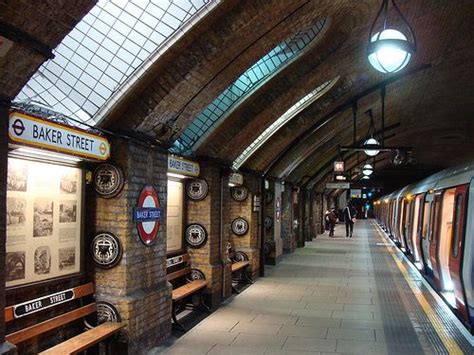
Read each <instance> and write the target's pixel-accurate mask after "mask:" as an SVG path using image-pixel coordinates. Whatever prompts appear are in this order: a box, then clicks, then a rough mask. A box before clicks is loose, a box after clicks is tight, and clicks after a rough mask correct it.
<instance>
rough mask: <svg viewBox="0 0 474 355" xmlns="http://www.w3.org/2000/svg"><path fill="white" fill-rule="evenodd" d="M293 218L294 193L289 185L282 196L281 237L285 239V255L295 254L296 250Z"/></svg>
mask: <svg viewBox="0 0 474 355" xmlns="http://www.w3.org/2000/svg"><path fill="white" fill-rule="evenodd" d="M292 216H293V200H292V192H291V186H290V185H288V184H287V185H285V190H284V192H283V194H282V213H281V236H282V239H283V253H293V252H294V251H295V249H296V243H295V234H294V232H293V220H292Z"/></svg>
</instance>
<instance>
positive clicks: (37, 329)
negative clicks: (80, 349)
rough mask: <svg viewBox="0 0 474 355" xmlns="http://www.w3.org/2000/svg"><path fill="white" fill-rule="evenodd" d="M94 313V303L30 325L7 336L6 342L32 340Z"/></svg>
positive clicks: (14, 342) (16, 342) (15, 342)
mask: <svg viewBox="0 0 474 355" xmlns="http://www.w3.org/2000/svg"><path fill="white" fill-rule="evenodd" d="M95 311H96V305H95V303H91V304H88V305H87V306H84V307H81V308H77V309H75V310H73V311H71V312H68V313H64V314H62V315H60V316H57V317H54V318H51V319H48V320H46V321H44V322H41V323H38V324H35V325H32V326H30V327H27V328H24V329H21V330H19V331H17V332H14V333H11V334H8V335H7V336H6V339H7V341H9V342H10V343H13V344H18V343H21V342H22V341H25V340H27V339H30V338H33V337H35V336H37V335H40V334H42V333H45V332H47V331H50V330H53V329H56V328H58V327H60V326H62V325H65V324H68V323H70V322H72V321H75V320H77V319H80V318H82V317H85V316H87V315H89V314H91V313H94V312H95Z"/></svg>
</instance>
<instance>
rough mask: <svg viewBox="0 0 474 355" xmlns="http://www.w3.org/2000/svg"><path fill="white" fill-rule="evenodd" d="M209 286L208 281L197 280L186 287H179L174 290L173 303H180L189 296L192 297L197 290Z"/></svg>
mask: <svg viewBox="0 0 474 355" xmlns="http://www.w3.org/2000/svg"><path fill="white" fill-rule="evenodd" d="M206 286H207V281H206V280H195V281H192V282H190V283H188V284H186V285H184V286H181V287H178V288H177V289H175V290H173V301H179V300H181V299H183V298H185V297H187V296H189V295H192V294H193V293H194V292H196V291H197V290H200V289H201V288H205V287H206Z"/></svg>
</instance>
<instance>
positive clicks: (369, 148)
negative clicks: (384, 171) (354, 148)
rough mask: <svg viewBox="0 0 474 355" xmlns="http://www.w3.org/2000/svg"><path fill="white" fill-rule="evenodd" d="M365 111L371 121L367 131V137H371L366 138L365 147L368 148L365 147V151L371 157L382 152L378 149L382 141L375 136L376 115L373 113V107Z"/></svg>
mask: <svg viewBox="0 0 474 355" xmlns="http://www.w3.org/2000/svg"><path fill="white" fill-rule="evenodd" d="M365 113H366V114H367V115H368V116H369V118H370V123H369V131H368V132H367V137H369V138H368V139H366V140H365V142H364V148H366V149H364V153H365V154H367V155H368V156H369V157H374V156H376V155H377V154H379V153H380V150H378V149H377V148H378V147H379V146H380V143H379V141H378V140H376V139H375V138H374V134H375V125H374V116H373V115H372V109H369V110H367V111H365Z"/></svg>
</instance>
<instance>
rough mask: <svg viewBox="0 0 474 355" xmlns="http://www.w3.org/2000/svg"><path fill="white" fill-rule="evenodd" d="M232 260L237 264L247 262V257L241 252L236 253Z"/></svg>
mask: <svg viewBox="0 0 474 355" xmlns="http://www.w3.org/2000/svg"><path fill="white" fill-rule="evenodd" d="M234 260H235V261H237V262H238V261H248V260H249V257H248V255H247V254H245V253H244V252H243V251H236V252H235V257H234Z"/></svg>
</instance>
